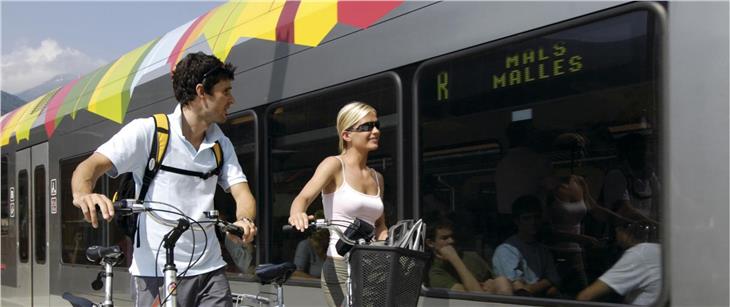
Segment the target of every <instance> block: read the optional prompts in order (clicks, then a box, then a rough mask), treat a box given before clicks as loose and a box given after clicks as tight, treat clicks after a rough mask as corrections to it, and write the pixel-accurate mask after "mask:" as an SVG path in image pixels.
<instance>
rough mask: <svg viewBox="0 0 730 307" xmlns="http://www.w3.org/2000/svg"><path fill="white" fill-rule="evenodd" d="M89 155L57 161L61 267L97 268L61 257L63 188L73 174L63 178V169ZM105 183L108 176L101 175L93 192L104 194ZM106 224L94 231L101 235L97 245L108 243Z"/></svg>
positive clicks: (73, 208)
mask: <svg viewBox="0 0 730 307" xmlns="http://www.w3.org/2000/svg"><path fill="white" fill-rule="evenodd" d="M91 154H93V152H83V153H79V154H74V155H70V156H67V157H63V158H61V159H59V160H58V172H59V177H60V180H59V182H58V195H57V197H58V202H59V205H58V213H57V215H58V216H59V218H60V219H61V220H60V225H59V226H60V228H61V229H60V231H59V235H60V238H59V239H60V242H61V250H60V254H61V255H60V257H59V261H58V262H59V263H60V264H61V266H71V267H88V268H97V267H98V266H97V265H94V264H92V263H88V262H87V263H83V262H82V263H73V262H66V261H64V256H63V254H64V252H65V251H64V249H63V247H64V243H63V240H64V231H65V230H64V227H63V225H64V223H65V220H64V216H63V214H64V212H65V209H66V208H64V204H65V201H64V197H66V194H65V193H66V192H67V191H65V190H64V187H65V186H66V183H68V184H70V183H71V175H72V174H73V171H72V172H71V173H70V174H68V176H65V177H64V175H65V173H63V168H64V165H65V163H68V162H69V161H72V160H77V159H78V160H79V162H78V163H77V164H76V167H78V165H79V164H81V162H83V161H84V160H86V159H87V158H89V157H90V156H91ZM76 167H74V169H76ZM107 181H108V176H106V175H103V176H101V177H99V179H98V181H97V182H96V186H95V187H94V191H95V192H96V193H105V191H106V188H107V186H108V184H107ZM68 192H70V190H69V191H68ZM72 199H73V196H72ZM71 207H72V210H80V209H78V208H76V207H75V206H73V205H71ZM86 224H87V225H88V227H91V224H90V223H86ZM107 224H108V223H106V222H104V223H100V224H99V226H100V227H99V228H97V229H96V230H95V231H98V232H100V233H101V242H99V243H98V245H106V244H107V243H108V242H109V227H110V226H108V225H107ZM92 244H93V243H92ZM84 250H86V248H84ZM114 269H115V270H125V271H126V269H127V268H117V267H115V268H114Z"/></svg>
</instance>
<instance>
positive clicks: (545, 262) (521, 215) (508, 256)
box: [492, 195, 560, 297]
mask: <svg viewBox="0 0 730 307" xmlns="http://www.w3.org/2000/svg"><path fill="white" fill-rule="evenodd" d="M512 216H513V218H512V220H513V221H514V223H515V224H516V225H517V234H515V235H513V236H511V237H509V238H508V239H507V240H505V241H504V243H502V244H500V245H499V246H497V249H496V250H495V251H494V256H493V257H492V265H493V266H494V272H495V273H496V274H497V275H499V276H504V277H506V278H507V279H508V280H509V281H510V282H511V283H512V291H513V292H514V293H515V294H517V295H526V296H548V297H554V296H557V295H558V289H557V288H556V286H557V285H558V283H559V282H560V276H558V273H557V270H556V269H555V263H554V262H553V256H552V255H551V254H550V251H549V250H548V249H547V247H545V246H544V245H542V244H541V243H539V242H538V241H537V232H538V229H539V228H540V224H541V222H542V209H541V204H540V200H539V199H538V198H537V197H535V196H533V195H526V196H522V197H520V198H518V199H517V200H515V202H514V204H512Z"/></svg>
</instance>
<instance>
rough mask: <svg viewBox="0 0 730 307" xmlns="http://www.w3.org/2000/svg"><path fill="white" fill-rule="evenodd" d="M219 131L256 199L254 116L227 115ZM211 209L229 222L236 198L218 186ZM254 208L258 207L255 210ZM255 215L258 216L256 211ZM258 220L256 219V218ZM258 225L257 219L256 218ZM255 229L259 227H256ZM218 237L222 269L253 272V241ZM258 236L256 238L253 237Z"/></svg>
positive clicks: (254, 261) (247, 114) (254, 259)
mask: <svg viewBox="0 0 730 307" xmlns="http://www.w3.org/2000/svg"><path fill="white" fill-rule="evenodd" d="M221 129H222V130H223V133H224V134H225V135H226V136H227V137H228V138H229V139H230V140H231V142H232V143H233V147H234V148H235V150H236V156H237V158H238V162H239V163H240V164H241V167H242V168H243V173H244V174H246V179H247V180H248V186H249V188H250V189H251V193H253V196H254V199H256V200H257V203H259V202H260V201H261V200H260V199H259V198H258V197H257V196H258V195H257V192H258V189H257V184H258V180H257V179H258V178H257V176H258V174H257V173H256V165H257V164H258V159H257V154H256V152H257V146H256V140H257V137H256V133H257V129H256V117H255V116H254V114H253V113H245V114H244V115H242V116H238V117H235V118H231V119H230V120H229V121H228V122H227V123H226V124H225V125H221ZM214 203H215V209H216V210H218V212H219V214H220V218H221V219H224V220H227V221H229V222H233V221H235V220H236V202H235V200H234V199H233V196H232V195H231V194H230V193H226V192H225V191H223V189H221V188H220V186H218V187H217V188H216V192H215V198H214ZM257 211H258V210H257ZM256 215H257V216H262V213H261V212H257V214H256ZM259 221H260V219H259ZM258 225H259V227H261V226H260V222H258ZM259 231H261V230H260V229H259ZM217 235H218V240H219V242H220V244H221V250H222V254H223V259H224V260H225V261H226V263H227V264H228V266H227V267H226V271H228V272H229V273H238V274H253V272H254V270H253V268H254V267H255V266H256V265H257V264H258V261H257V257H256V242H257V241H254V242H251V243H244V244H242V245H241V244H239V243H236V242H234V241H232V240H230V239H229V238H228V237H227V236H226V235H224V234H220V233H218V234H217ZM257 240H258V239H257Z"/></svg>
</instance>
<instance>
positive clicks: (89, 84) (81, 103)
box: [56, 64, 112, 126]
mask: <svg viewBox="0 0 730 307" xmlns="http://www.w3.org/2000/svg"><path fill="white" fill-rule="evenodd" d="M111 65H112V64H107V65H105V66H104V67H101V68H99V69H97V70H95V71H93V72H92V73H89V74H87V75H86V76H84V77H82V78H81V79H80V80H79V81H78V82H76V84H75V85H74V86H73V88H71V91H69V93H68V95H66V98H65V99H64V100H63V104H62V105H61V107H60V108H59V110H58V114H57V115H56V126H58V124H59V123H60V122H61V118H63V116H65V115H66V114H71V118H73V119H76V111H78V110H80V109H83V108H86V106H87V105H88V104H89V98H91V94H92V93H93V91H94V88H96V85H97V84H98V83H99V80H101V77H102V76H104V73H105V72H106V71H107V70H108V69H109V67H111Z"/></svg>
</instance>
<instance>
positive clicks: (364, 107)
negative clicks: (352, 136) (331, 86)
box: [337, 101, 377, 153]
mask: <svg viewBox="0 0 730 307" xmlns="http://www.w3.org/2000/svg"><path fill="white" fill-rule="evenodd" d="M368 113H373V114H375V113H377V112H376V111H375V108H373V107H371V106H370V105H368V104H367V103H364V102H359V101H353V102H350V103H348V104H347V105H345V106H344V107H342V109H340V111H339V112H337V136H338V138H339V139H340V153H344V152H345V140H343V139H342V132H343V131H345V129H347V128H351V127H352V126H354V125H355V124H357V122H358V121H360V120H361V119H362V118H363V117H365V116H367V115H368Z"/></svg>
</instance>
